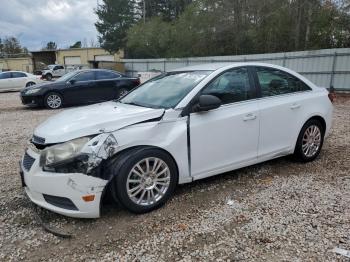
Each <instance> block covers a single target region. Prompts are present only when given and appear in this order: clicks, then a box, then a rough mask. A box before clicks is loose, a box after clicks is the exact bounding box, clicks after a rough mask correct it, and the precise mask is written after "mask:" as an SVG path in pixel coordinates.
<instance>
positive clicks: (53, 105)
mask: <svg viewBox="0 0 350 262" xmlns="http://www.w3.org/2000/svg"><path fill="white" fill-rule="evenodd" d="M44 105H45V107H46V108H48V109H58V108H61V107H62V106H63V97H62V96H61V95H60V94H59V93H56V92H50V93H48V94H47V95H45V97H44Z"/></svg>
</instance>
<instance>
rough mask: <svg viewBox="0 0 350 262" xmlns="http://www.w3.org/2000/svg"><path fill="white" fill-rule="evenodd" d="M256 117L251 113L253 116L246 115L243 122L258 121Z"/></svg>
mask: <svg viewBox="0 0 350 262" xmlns="http://www.w3.org/2000/svg"><path fill="white" fill-rule="evenodd" d="M256 117H257V116H256V115H255V114H253V113H251V114H248V115H246V116H245V117H243V121H250V120H255V119H256Z"/></svg>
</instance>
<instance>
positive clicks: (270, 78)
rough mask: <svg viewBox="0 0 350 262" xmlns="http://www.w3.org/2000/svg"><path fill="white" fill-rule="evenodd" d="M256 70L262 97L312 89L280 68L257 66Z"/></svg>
mask: <svg viewBox="0 0 350 262" xmlns="http://www.w3.org/2000/svg"><path fill="white" fill-rule="evenodd" d="M256 72H257V75H258V80H259V84H260V87H261V96H262V97H268V96H275V95H284V94H290V93H295V92H301V91H308V90H311V88H310V87H309V86H307V85H306V84H305V83H304V82H303V81H301V80H300V79H298V78H296V77H295V76H292V75H290V74H288V73H286V72H283V71H281V70H278V69H274V68H267V67H257V68H256Z"/></svg>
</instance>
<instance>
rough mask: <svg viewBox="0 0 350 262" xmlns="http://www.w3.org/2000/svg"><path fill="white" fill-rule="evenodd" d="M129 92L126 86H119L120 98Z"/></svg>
mask: <svg viewBox="0 0 350 262" xmlns="http://www.w3.org/2000/svg"><path fill="white" fill-rule="evenodd" d="M128 93H129V90H128V89H126V88H125V87H122V88H119V89H118V98H121V97H123V96H125V95H127V94H128Z"/></svg>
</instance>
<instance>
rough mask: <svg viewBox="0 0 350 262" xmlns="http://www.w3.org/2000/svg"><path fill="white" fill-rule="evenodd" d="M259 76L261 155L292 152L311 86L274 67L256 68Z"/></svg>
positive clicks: (257, 79)
mask: <svg viewBox="0 0 350 262" xmlns="http://www.w3.org/2000/svg"><path fill="white" fill-rule="evenodd" d="M255 79H256V82H257V83H258V86H259V89H260V96H261V98H260V99H259V109H260V118H261V119H260V139H259V150H258V156H259V158H271V157H277V156H279V155H284V154H287V153H291V150H293V148H294V145H295V142H296V136H297V135H298V134H299V131H300V130H299V129H300V126H301V125H302V121H303V120H304V118H305V116H304V114H303V112H304V109H305V107H307V96H308V95H307V93H308V91H311V88H310V87H308V86H307V85H306V84H305V83H304V82H302V81H301V80H300V79H298V78H297V77H295V76H293V75H291V74H289V73H287V72H284V71H281V70H278V69H275V68H270V67H256V74H255Z"/></svg>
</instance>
